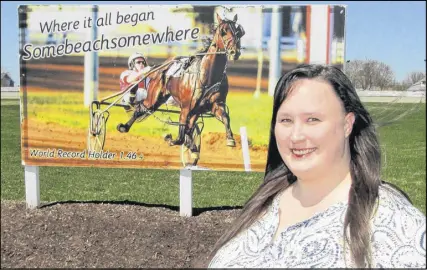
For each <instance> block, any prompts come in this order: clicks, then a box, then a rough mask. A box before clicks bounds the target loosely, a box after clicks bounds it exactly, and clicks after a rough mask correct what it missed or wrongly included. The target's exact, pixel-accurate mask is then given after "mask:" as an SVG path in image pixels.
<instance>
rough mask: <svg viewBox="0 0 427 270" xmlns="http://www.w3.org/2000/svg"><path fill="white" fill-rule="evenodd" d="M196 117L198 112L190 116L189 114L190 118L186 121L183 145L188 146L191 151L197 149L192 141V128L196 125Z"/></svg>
mask: <svg viewBox="0 0 427 270" xmlns="http://www.w3.org/2000/svg"><path fill="white" fill-rule="evenodd" d="M198 118H199V114H198V113H194V114H193V115H192V116H190V120H189V122H188V129H187V132H186V140H185V146H187V148H189V149H190V150H191V152H196V151H197V147H196V146H195V145H194V143H193V136H192V133H193V129H194V128H195V126H196V121H197V119H198Z"/></svg>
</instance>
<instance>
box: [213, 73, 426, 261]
mask: <svg viewBox="0 0 427 270" xmlns="http://www.w3.org/2000/svg"><path fill="white" fill-rule="evenodd" d="M380 171H381V155H380V146H379V143H378V139H377V135H376V133H375V129H374V126H373V123H372V119H371V117H370V115H369V113H368V112H367V111H366V109H365V108H364V107H363V105H362V103H361V101H360V99H359V97H358V96H357V94H356V91H355V89H354V87H353V86H352V84H351V82H350V81H349V79H348V78H347V77H346V76H345V75H344V74H343V73H342V72H341V71H340V70H339V69H337V68H335V67H329V66H321V65H302V66H299V67H298V68H296V69H294V70H292V71H291V72H289V73H287V74H286V75H284V76H283V77H282V78H281V79H280V80H279V82H278V84H277V86H276V89H275V94H274V105H273V116H272V120H271V130H270V144H269V150H268V157H267V166H266V173H265V177H264V183H263V184H262V185H261V186H260V187H259V188H258V190H257V191H256V192H255V194H254V195H253V196H252V197H251V198H250V199H249V201H248V202H247V203H246V205H245V206H244V208H243V210H242V213H241V215H240V216H239V217H238V218H237V219H236V221H235V223H234V224H233V226H232V227H231V228H230V230H229V231H228V232H227V233H225V234H224V235H223V236H222V237H221V238H220V239H219V241H218V242H217V244H216V245H215V247H214V250H213V252H212V257H213V259H212V260H211V262H210V264H209V267H210V268H224V267H242V268H243V267H268V268H270V267H281V268H287V267H291V268H296V267H304V268H305V267H307V268H308V267H316V268H320V267H328V268H331V267H425V259H426V253H425V246H426V240H425V230H426V229H425V216H424V215H423V214H422V213H421V212H420V211H419V210H418V209H416V208H415V207H414V206H412V204H411V203H410V202H409V201H408V198H407V196H406V195H404V193H403V192H401V191H400V190H398V189H397V188H396V187H394V186H393V187H392V186H391V185H389V184H387V183H385V182H382V181H381V180H380ZM344 232H346V233H344ZM212 257H211V258H212Z"/></svg>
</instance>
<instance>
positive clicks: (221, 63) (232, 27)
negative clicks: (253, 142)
mask: <svg viewBox="0 0 427 270" xmlns="http://www.w3.org/2000/svg"><path fill="white" fill-rule="evenodd" d="M216 16H217V20H218V24H217V25H216V26H215V27H214V28H213V32H214V34H213V38H210V39H209V41H210V44H209V45H208V46H206V48H205V49H204V50H203V51H201V52H199V53H197V54H196V55H194V56H192V57H190V58H189V59H188V61H189V62H188V65H187V67H186V69H185V71H184V72H183V73H182V75H181V76H179V77H173V76H167V71H168V69H169V68H170V67H171V66H172V64H173V63H175V62H178V61H180V60H179V59H180V58H182V57H175V58H173V59H171V60H170V59H168V60H167V61H166V62H165V63H164V64H163V65H162V66H160V67H154V68H153V70H155V71H154V72H152V73H151V74H149V75H148V76H147V77H148V78H150V83H149V85H148V88H147V91H148V95H147V98H146V99H145V100H143V101H142V103H141V104H140V107H139V109H136V110H135V112H134V114H133V115H132V117H131V118H130V119H129V121H128V122H126V123H125V124H122V123H120V124H119V125H118V126H117V129H118V130H119V131H120V132H128V131H129V129H130V128H131V126H132V125H133V123H134V122H135V121H136V120H139V121H141V120H143V119H145V118H146V117H148V116H149V115H151V113H152V112H154V111H156V110H157V109H158V108H159V107H160V106H161V105H162V104H164V103H165V102H166V101H167V100H168V99H169V98H170V97H171V96H172V97H173V99H174V100H175V102H176V103H177V104H178V105H179V106H180V108H181V110H180V116H179V132H178V136H177V138H176V139H175V140H174V139H173V138H172V135H171V134H168V135H167V136H166V137H165V140H166V141H167V142H168V144H169V145H170V146H174V145H182V144H183V143H185V145H186V146H188V147H189V148H190V149H191V147H192V136H191V134H192V132H193V128H194V126H195V124H196V123H197V119H198V117H199V116H200V115H201V114H203V113H207V112H210V113H212V114H213V115H214V116H215V117H216V118H217V119H218V120H219V121H221V122H222V123H223V124H224V127H225V130H226V138H227V146H230V147H235V146H236V142H235V140H234V137H233V132H232V130H231V127H230V116H229V115H228V112H227V110H226V98H227V94H228V78H227V75H226V67H227V62H228V60H234V61H236V60H238V59H239V57H240V54H241V51H240V50H241V46H240V38H241V37H242V36H243V35H244V34H245V32H244V29H243V27H242V26H241V25H238V24H237V14H236V15H235V16H234V18H233V20H228V19H221V17H220V16H219V15H218V14H216ZM136 108H138V107H137V106H136ZM193 150H195V149H193Z"/></svg>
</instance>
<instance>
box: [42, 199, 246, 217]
mask: <svg viewBox="0 0 427 270" xmlns="http://www.w3.org/2000/svg"><path fill="white" fill-rule="evenodd" d="M81 203H86V204H113V205H114V204H117V205H137V206H143V207H163V208H166V209H169V210H172V211H175V212H179V206H174V205H166V204H150V203H142V202H135V201H128V200H124V201H59V202H52V203H46V204H42V206H40V207H39V208H40V209H41V208H47V207H52V206H55V205H61V204H81ZM242 208H243V207H242V206H214V207H202V208H195V207H193V216H198V215H200V214H202V213H204V212H209V211H224V210H238V209H242Z"/></svg>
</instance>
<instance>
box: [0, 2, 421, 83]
mask: <svg viewBox="0 0 427 270" xmlns="http://www.w3.org/2000/svg"><path fill="white" fill-rule="evenodd" d="M29 3H31V4H32V3H34V4H60V3H61V4H64V3H65V1H52V2H46V1H32V2H21V1H16V2H1V66H2V68H5V69H6V70H8V71H9V72H10V74H11V75H12V78H13V79H14V80H15V81H18V77H19V55H18V44H19V41H18V11H17V10H18V9H17V7H18V6H19V5H20V4H29ZM67 3H70V4H82V2H74V1H69V2H67ZM91 3H95V2H91V1H85V2H84V4H91ZM97 3H98V4H102V3H105V2H97ZM131 3H132V4H141V3H144V4H155V2H151V1H144V2H131V1H123V2H120V4H131ZM157 3H158V2H157ZM163 3H165V4H168V3H169V4H172V3H173V4H179V3H197V2H192V1H186V2H184V1H176V2H171V1H169V2H163ZM207 3H211V4H212V3H216V4H218V3H227V4H244V3H247V2H241V1H227V2H225V1H216V2H214V1H210V2H207ZM207 3H205V4H207ZM255 3H259V4H343V5H347V21H346V22H347V25H346V43H347V44H346V59H347V60H355V59H374V60H378V61H382V62H384V63H386V64H388V65H390V66H391V67H392V69H393V70H394V72H395V74H396V78H397V79H398V80H402V79H404V78H405V76H406V75H407V74H408V73H409V72H412V71H422V72H425V69H426V66H425V65H426V62H425V61H424V60H425V59H426V53H425V52H426V26H425V25H426V2H425V1H418V2H416V1H408V2H403V1H402V2H394V1H386V2H349V1H332V2H324V1H322V2H312V1H304V2H296V1H277V2H275V1H274V2H273V1H263V2H254V4H255Z"/></svg>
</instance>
